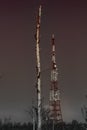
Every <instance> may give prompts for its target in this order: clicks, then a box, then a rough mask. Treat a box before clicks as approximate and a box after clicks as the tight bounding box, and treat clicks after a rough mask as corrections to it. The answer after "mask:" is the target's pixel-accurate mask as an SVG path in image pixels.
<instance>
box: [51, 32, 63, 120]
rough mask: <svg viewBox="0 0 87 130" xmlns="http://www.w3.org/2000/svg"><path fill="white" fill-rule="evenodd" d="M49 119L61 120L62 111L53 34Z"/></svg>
mask: <svg viewBox="0 0 87 130" xmlns="http://www.w3.org/2000/svg"><path fill="white" fill-rule="evenodd" d="M50 119H51V120H53V121H55V122H62V121H63V120H62V112H61V105H60V89H59V86H58V69H57V65H56V58H55V42H54V34H53V35H52V69H51V88H50Z"/></svg>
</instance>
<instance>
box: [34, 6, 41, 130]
mask: <svg viewBox="0 0 87 130" xmlns="http://www.w3.org/2000/svg"><path fill="white" fill-rule="evenodd" d="M40 23H41V5H40V7H39V11H38V15H37V23H36V37H35V38H36V75H37V85H36V87H37V130H41V64H40Z"/></svg>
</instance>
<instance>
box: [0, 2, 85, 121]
mask: <svg viewBox="0 0 87 130" xmlns="http://www.w3.org/2000/svg"><path fill="white" fill-rule="evenodd" d="M40 3H42V6H43V8H42V19H41V20H42V21H41V43H40V48H41V67H42V68H41V69H42V90H43V91H42V93H43V95H44V102H45V105H47V103H48V99H49V88H50V70H49V69H50V66H51V55H50V54H51V34H52V33H54V34H55V44H56V60H57V65H58V67H59V86H60V88H61V99H62V100H61V107H62V112H63V118H64V121H71V120H72V119H77V120H79V121H83V117H82V114H81V107H82V105H83V104H85V103H86V99H85V94H87V69H86V68H87V2H84V0H83V1H80V0H79V2H78V1H77V0H73V1H69V0H67V1H65V0H61V1H58V0H54V1H50V0H43V1H41V2H40V0H37V1H35V0H32V1H31V2H30V0H21V1H19V0H15V1H3V3H2V2H0V36H1V37H0V73H1V74H0V75H1V76H2V78H1V80H0V118H1V119H4V118H5V117H9V116H10V117H11V118H12V120H16V121H22V122H24V121H28V120H29V116H28V114H27V113H26V112H25V110H26V109H28V107H29V108H31V103H32V99H34V100H35V88H34V86H35V83H36V81H35V80H36V78H35V76H36V73H35V65H36V57H35V39H34V34H35V29H36V21H35V20H36V19H35V16H36V13H37V10H38V7H39V4H40ZM44 57H45V58H44Z"/></svg>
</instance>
